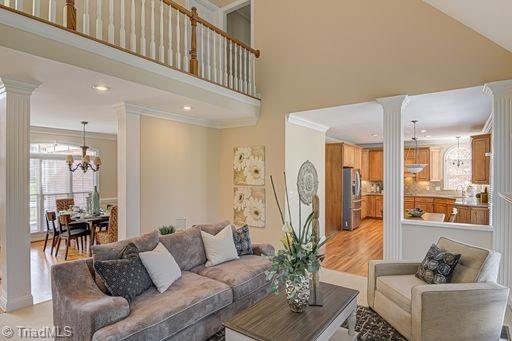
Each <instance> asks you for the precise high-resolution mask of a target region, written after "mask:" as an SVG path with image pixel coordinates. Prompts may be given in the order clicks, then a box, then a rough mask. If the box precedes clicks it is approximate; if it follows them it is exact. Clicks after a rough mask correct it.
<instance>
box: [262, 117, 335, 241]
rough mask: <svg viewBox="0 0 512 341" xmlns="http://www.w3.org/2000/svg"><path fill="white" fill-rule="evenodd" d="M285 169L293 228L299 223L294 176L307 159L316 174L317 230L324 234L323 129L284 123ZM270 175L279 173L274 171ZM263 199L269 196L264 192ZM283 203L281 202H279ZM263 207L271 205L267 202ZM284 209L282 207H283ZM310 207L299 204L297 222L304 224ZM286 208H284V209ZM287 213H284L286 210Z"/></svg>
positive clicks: (297, 198) (295, 178) (295, 176)
mask: <svg viewBox="0 0 512 341" xmlns="http://www.w3.org/2000/svg"><path fill="white" fill-rule="evenodd" d="M285 134H286V142H285V171H286V180H287V186H288V197H289V199H290V211H291V215H292V217H291V218H292V219H291V221H292V224H293V227H294V228H295V229H297V228H298V226H299V195H298V193H297V175H298V174H299V169H300V166H301V165H302V164H303V163H304V162H305V161H307V160H309V161H311V163H313V165H314V166H315V168H316V171H317V173H318V197H319V198H320V219H319V222H320V231H321V232H320V233H321V235H322V236H323V235H325V131H322V130H319V129H312V128H308V127H304V126H299V125H296V124H293V123H290V122H286V128H285ZM274 176H276V177H277V176H281V174H275V175H274ZM267 198H272V200H274V198H273V194H271V196H269V195H267ZM280 204H281V205H285V203H284V202H281V203H280ZM267 207H272V205H269V203H267ZM283 209H285V207H283ZM311 209H312V208H311V206H305V205H304V204H302V208H301V215H302V218H301V221H302V223H304V222H305V221H306V218H307V217H308V215H309V214H310V213H311ZM286 211H287V210H286ZM286 215H287V216H288V212H287V213H286Z"/></svg>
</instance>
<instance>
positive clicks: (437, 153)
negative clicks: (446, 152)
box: [430, 147, 443, 181]
mask: <svg viewBox="0 0 512 341" xmlns="http://www.w3.org/2000/svg"><path fill="white" fill-rule="evenodd" d="M441 180H443V154H442V152H441V148H439V147H431V148H430V181H441Z"/></svg>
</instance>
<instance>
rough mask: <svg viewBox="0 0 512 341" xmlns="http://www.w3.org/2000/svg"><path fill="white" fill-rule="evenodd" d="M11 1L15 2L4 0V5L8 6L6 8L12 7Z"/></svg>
mask: <svg viewBox="0 0 512 341" xmlns="http://www.w3.org/2000/svg"><path fill="white" fill-rule="evenodd" d="M11 1H14V0H4V1H3V5H4V6H6V7H11V6H12V2H11Z"/></svg>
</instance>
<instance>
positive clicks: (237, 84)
mask: <svg viewBox="0 0 512 341" xmlns="http://www.w3.org/2000/svg"><path fill="white" fill-rule="evenodd" d="M234 52H235V55H234V57H233V59H234V60H235V72H234V75H235V86H234V87H233V88H234V89H235V90H238V86H239V84H240V82H239V80H238V78H239V77H238V76H239V73H238V72H239V71H238V45H235V51H234Z"/></svg>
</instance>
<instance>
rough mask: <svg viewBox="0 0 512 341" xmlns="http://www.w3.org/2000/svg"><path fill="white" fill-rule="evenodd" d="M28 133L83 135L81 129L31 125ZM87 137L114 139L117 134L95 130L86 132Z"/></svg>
mask: <svg viewBox="0 0 512 341" xmlns="http://www.w3.org/2000/svg"><path fill="white" fill-rule="evenodd" d="M30 133H31V134H32V133H34V134H45V135H52V136H67V137H80V138H82V137H83V131H81V130H69V129H58V128H48V127H40V126H31V127H30ZM86 135H87V138H92V139H100V140H110V141H116V140H117V136H116V135H114V134H105V133H95V132H90V131H87V132H86Z"/></svg>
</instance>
